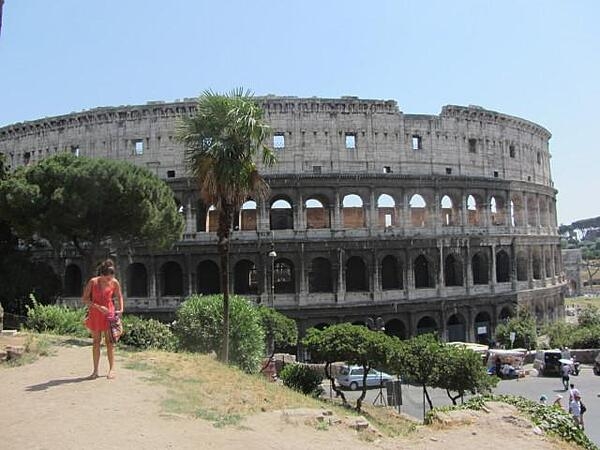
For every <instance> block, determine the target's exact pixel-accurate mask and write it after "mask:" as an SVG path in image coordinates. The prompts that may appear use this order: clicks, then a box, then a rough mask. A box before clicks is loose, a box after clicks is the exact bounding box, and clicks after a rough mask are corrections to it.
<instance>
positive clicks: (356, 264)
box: [346, 256, 369, 292]
mask: <svg viewBox="0 0 600 450" xmlns="http://www.w3.org/2000/svg"><path fill="white" fill-rule="evenodd" d="M346 290H347V291H348V292H357V291H368V290H369V284H368V282H367V268H366V266H365V263H364V261H363V260H362V258H360V257H359V256H353V257H351V258H350V259H349V260H348V262H347V263H346Z"/></svg>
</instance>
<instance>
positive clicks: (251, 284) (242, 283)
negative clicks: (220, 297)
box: [233, 260, 258, 294]
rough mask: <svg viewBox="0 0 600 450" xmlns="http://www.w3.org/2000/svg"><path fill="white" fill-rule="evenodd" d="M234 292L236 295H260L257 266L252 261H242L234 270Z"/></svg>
mask: <svg viewBox="0 0 600 450" xmlns="http://www.w3.org/2000/svg"><path fill="white" fill-rule="evenodd" d="M233 276H234V292H235V293H236V294H256V293H258V282H257V280H258V278H257V274H256V266H255V265H254V263H253V262H252V261H248V260H242V261H240V262H238V263H237V264H236V265H235V269H234V275H233Z"/></svg>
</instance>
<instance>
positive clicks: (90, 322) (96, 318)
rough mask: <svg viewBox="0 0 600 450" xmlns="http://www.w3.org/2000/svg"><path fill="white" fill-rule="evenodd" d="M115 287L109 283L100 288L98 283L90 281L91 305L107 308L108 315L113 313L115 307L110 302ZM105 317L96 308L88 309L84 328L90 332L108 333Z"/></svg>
mask: <svg viewBox="0 0 600 450" xmlns="http://www.w3.org/2000/svg"><path fill="white" fill-rule="evenodd" d="M115 289H116V285H115V283H113V282H110V283H109V284H108V285H106V286H104V288H102V287H100V282H99V281H98V280H97V279H96V280H93V281H92V303H96V304H97V305H100V306H106V307H107V308H108V314H113V315H114V313H115V305H114V303H113V301H112V298H113V294H114V293H115ZM106 317H107V316H106V315H105V314H104V313H103V312H102V311H100V310H99V309H98V308H96V307H90V310H89V314H88V317H87V319H86V321H85V326H86V327H88V329H89V330H91V331H108V329H109V325H108V320H107V318H106Z"/></svg>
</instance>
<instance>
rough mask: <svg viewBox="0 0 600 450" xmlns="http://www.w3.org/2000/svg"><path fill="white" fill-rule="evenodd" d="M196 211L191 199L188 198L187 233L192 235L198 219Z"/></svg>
mask: <svg viewBox="0 0 600 450" xmlns="http://www.w3.org/2000/svg"><path fill="white" fill-rule="evenodd" d="M194 212H195V211H192V199H191V197H188V198H187V201H186V204H185V233H186V234H192V233H194V231H195V229H196V226H195V225H196V218H195V217H194V216H195V214H194Z"/></svg>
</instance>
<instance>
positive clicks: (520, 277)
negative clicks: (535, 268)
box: [517, 255, 528, 281]
mask: <svg viewBox="0 0 600 450" xmlns="http://www.w3.org/2000/svg"><path fill="white" fill-rule="evenodd" d="M527 279H528V275H527V258H526V257H525V256H523V255H519V256H518V257H517V281H527Z"/></svg>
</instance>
